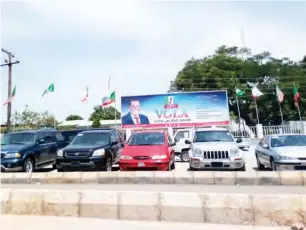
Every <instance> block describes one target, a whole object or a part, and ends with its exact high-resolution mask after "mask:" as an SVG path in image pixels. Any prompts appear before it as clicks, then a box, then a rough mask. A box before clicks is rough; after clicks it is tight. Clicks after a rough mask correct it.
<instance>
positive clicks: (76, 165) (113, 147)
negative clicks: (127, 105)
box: [56, 129, 124, 172]
mask: <svg viewBox="0 0 306 230" xmlns="http://www.w3.org/2000/svg"><path fill="white" fill-rule="evenodd" d="M123 147H124V142H123V139H122V137H121V135H120V132H119V131H118V130H116V129H97V130H87V131H83V132H80V133H79V134H78V135H77V136H76V137H75V138H74V139H73V140H72V141H71V143H70V144H69V145H67V146H66V147H65V148H64V149H61V150H59V151H58V152H57V158H56V168H57V171H59V172H62V171H67V170H69V169H70V170H71V169H74V170H76V169H95V170H98V171H111V170H112V166H113V165H114V164H118V163H119V160H120V156H121V152H122V149H123Z"/></svg>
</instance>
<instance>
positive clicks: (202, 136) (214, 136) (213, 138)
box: [194, 130, 235, 142]
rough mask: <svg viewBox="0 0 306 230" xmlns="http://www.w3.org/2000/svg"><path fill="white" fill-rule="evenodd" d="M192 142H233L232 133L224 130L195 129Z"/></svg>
mask: <svg viewBox="0 0 306 230" xmlns="http://www.w3.org/2000/svg"><path fill="white" fill-rule="evenodd" d="M194 142H235V140H234V138H233V136H232V134H231V133H230V132H229V131H226V130H209V131H196V133H195V135H194Z"/></svg>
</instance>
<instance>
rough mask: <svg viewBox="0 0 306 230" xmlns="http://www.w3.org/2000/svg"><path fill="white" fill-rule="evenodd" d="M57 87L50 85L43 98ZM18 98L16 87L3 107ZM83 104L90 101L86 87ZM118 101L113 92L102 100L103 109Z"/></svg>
mask: <svg viewBox="0 0 306 230" xmlns="http://www.w3.org/2000/svg"><path fill="white" fill-rule="evenodd" d="M54 89H55V86H54V83H52V84H50V85H49V86H48V88H46V89H45V90H44V92H43V94H42V97H44V96H45V95H47V94H49V93H52V92H54ZM15 96H16V86H15V87H14V88H13V91H12V94H11V96H10V97H9V98H8V99H7V100H6V101H5V102H4V103H3V105H7V104H9V103H10V102H11V101H12V100H13V99H14V98H15ZM81 101H82V102H86V101H88V87H86V90H85V92H84V93H83V96H82V99H81ZM115 101H116V92H115V91H113V92H112V93H111V94H110V96H109V97H103V98H102V107H105V106H108V105H111V104H112V103H114V102H115Z"/></svg>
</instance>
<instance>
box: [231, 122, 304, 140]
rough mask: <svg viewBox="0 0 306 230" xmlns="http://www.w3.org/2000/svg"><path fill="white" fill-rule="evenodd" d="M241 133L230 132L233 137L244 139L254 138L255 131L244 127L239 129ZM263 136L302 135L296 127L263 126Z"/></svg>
mask: <svg viewBox="0 0 306 230" xmlns="http://www.w3.org/2000/svg"><path fill="white" fill-rule="evenodd" d="M241 129H242V130H241V132H239V131H237V130H235V131H231V132H232V134H233V136H234V137H244V138H256V137H257V130H256V126H246V127H245V130H244V127H241ZM262 129H263V135H264V136H266V135H276V134H302V133H303V129H302V128H298V127H293V126H290V125H284V126H283V125H275V126H263V127H262Z"/></svg>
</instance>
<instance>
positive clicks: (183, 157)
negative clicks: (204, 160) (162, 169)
mask: <svg viewBox="0 0 306 230" xmlns="http://www.w3.org/2000/svg"><path fill="white" fill-rule="evenodd" d="M180 158H181V161H183V162H188V161H189V153H188V151H182V153H181V156H180Z"/></svg>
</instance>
